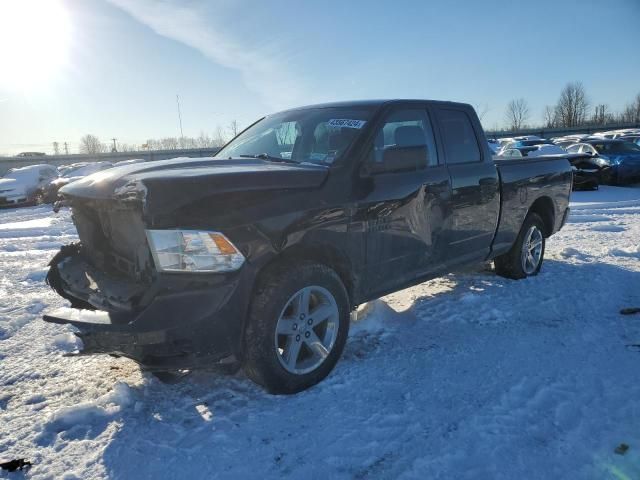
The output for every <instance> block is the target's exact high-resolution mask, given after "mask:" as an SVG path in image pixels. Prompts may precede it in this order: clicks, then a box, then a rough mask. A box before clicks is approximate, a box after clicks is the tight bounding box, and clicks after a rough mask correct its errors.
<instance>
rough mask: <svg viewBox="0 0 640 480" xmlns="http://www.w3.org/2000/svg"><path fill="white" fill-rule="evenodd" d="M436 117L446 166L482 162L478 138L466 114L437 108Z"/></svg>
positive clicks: (460, 111)
mask: <svg viewBox="0 0 640 480" xmlns="http://www.w3.org/2000/svg"><path fill="white" fill-rule="evenodd" d="M436 117H437V119H438V125H439V127H440V135H441V137H442V143H443V147H444V153H445V157H446V160H447V163H448V164H456V163H475V162H480V161H481V160H482V154H481V153H480V147H479V146H478V138H477V137H476V134H475V131H474V129H473V125H472V123H471V119H470V118H469V115H467V113H466V112H464V111H462V110H454V109H450V108H438V109H436Z"/></svg>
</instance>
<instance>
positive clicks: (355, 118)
mask: <svg viewBox="0 0 640 480" xmlns="http://www.w3.org/2000/svg"><path fill="white" fill-rule="evenodd" d="M371 113H372V112H371V110H368V109H355V108H353V107H332V108H308V109H302V110H294V111H290V112H282V113H277V114H275V115H271V116H269V117H266V118H264V119H262V120H260V121H259V122H258V123H256V124H255V125H253V126H252V127H250V128H249V129H247V130H246V131H244V132H243V133H242V134H240V135H239V136H238V137H236V138H235V139H234V140H232V141H231V143H229V145H227V146H226V147H225V148H223V149H222V150H221V151H220V152H218V154H217V155H216V157H215V158H236V157H259V158H265V159H268V160H273V161H286V162H296V163H303V162H307V163H318V164H325V165H329V164H332V163H334V162H335V161H336V160H337V159H338V158H340V156H341V155H342V154H343V153H344V152H345V151H346V150H347V148H348V147H349V146H350V145H351V144H352V143H353V141H354V140H355V138H356V137H357V136H358V134H359V133H360V132H361V131H362V128H363V127H364V126H365V124H366V123H367V121H368V120H369V118H370V117H371Z"/></svg>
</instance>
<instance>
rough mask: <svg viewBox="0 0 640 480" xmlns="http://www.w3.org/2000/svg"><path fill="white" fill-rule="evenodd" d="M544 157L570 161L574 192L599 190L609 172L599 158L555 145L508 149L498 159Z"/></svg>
mask: <svg viewBox="0 0 640 480" xmlns="http://www.w3.org/2000/svg"><path fill="white" fill-rule="evenodd" d="M543 155H545V156H547V155H557V156H560V157H562V158H566V159H567V160H569V163H570V164H571V166H572V167H573V189H574V190H597V189H598V188H599V186H600V183H601V181H602V179H603V178H604V177H606V176H607V173H608V171H609V167H608V165H607V164H605V163H604V162H602V161H599V160H598V159H597V158H593V157H591V156H590V155H587V154H583V153H568V152H567V151H566V150H564V149H563V148H562V147H560V146H558V145H554V144H542V145H533V146H530V147H513V148H507V149H505V150H504V151H503V152H501V153H500V155H498V157H500V158H508V157H511V158H522V157H528V158H535V157H540V156H543Z"/></svg>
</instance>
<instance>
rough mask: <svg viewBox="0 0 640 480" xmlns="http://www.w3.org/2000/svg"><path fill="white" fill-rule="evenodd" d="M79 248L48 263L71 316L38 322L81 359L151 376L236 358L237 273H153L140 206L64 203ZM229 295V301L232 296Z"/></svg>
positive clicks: (64, 313) (52, 315) (58, 314)
mask: <svg viewBox="0 0 640 480" xmlns="http://www.w3.org/2000/svg"><path fill="white" fill-rule="evenodd" d="M65 201H66V202H67V203H68V204H70V206H71V208H72V216H73V221H74V224H75V225H76V228H77V231H78V236H79V238H80V241H79V242H78V243H74V244H71V245H66V246H64V247H62V248H61V250H60V251H59V252H58V254H57V255H56V256H55V257H54V258H53V259H52V260H51V262H50V263H49V272H48V274H47V277H46V281H47V283H48V284H49V285H50V286H51V288H53V289H54V290H55V291H56V292H57V293H58V294H59V295H61V296H62V297H64V298H65V299H67V300H69V302H70V303H71V307H70V308H62V309H58V310H56V311H53V312H48V313H47V314H46V315H44V317H43V318H44V320H45V321H47V322H51V323H59V324H69V325H72V326H74V327H76V328H77V329H78V332H77V333H76V334H77V335H78V336H79V337H80V338H81V339H82V342H83V350H82V351H81V352H80V353H81V354H93V353H108V354H113V355H118V356H125V357H128V358H131V359H133V360H135V361H137V362H138V363H140V364H142V365H143V366H145V367H146V368H148V369H152V370H173V369H180V368H196V367H198V366H201V365H202V363H203V362H206V363H210V362H212V361H217V360H220V359H223V358H227V357H231V356H233V355H234V353H235V345H236V344H237V337H238V328H239V327H238V328H236V324H237V325H239V324H240V322H229V321H227V318H233V317H237V316H238V312H239V311H241V310H239V308H240V307H239V304H238V301H237V300H235V298H236V297H238V295H237V293H238V292H237V290H238V288H237V287H238V284H239V281H240V277H241V275H242V272H231V273H226V274H216V275H202V274H189V273H178V274H176V273H174V274H171V273H163V272H158V271H157V269H156V268H155V265H154V259H153V255H152V253H151V250H150V248H149V244H148V240H147V236H146V234H145V224H144V221H143V212H142V204H141V202H135V201H122V200H120V199H118V200H112V199H84V198H67V199H65ZM234 294H235V295H234Z"/></svg>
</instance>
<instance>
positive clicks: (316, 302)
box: [244, 264, 350, 394]
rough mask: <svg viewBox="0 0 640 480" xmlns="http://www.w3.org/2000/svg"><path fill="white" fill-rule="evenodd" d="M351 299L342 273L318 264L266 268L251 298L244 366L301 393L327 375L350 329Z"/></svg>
mask: <svg viewBox="0 0 640 480" xmlns="http://www.w3.org/2000/svg"><path fill="white" fill-rule="evenodd" d="M349 310H350V308H349V298H348V295H347V292H346V289H345V287H344V285H343V283H342V281H341V280H340V277H338V275H337V274H336V273H335V272H334V271H333V270H331V269H330V268H328V267H326V266H324V265H319V264H301V265H292V264H287V265H283V266H280V267H276V268H274V269H272V270H271V271H269V272H267V273H266V274H265V275H264V276H263V278H262V279H261V280H260V282H259V285H258V287H257V291H256V293H255V296H254V298H253V301H252V303H251V307H250V312H249V318H248V322H247V328H246V332H245V341H244V370H245V372H246V373H247V375H248V376H249V377H250V378H251V379H252V380H253V381H255V382H256V383H258V384H260V385H262V386H264V387H265V388H266V389H267V390H268V391H269V392H270V393H276V394H282V393H296V392H299V391H301V390H305V389H307V388H309V387H311V386H312V385H315V384H316V383H318V382H320V381H321V380H322V379H324V378H325V377H326V376H327V375H328V374H329V373H330V372H331V370H332V369H333V367H334V366H335V364H336V363H337V361H338V359H339V358H340V355H341V354H342V350H343V348H344V344H345V342H346V339H347V335H348V332H349V313H350V312H349Z"/></svg>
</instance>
